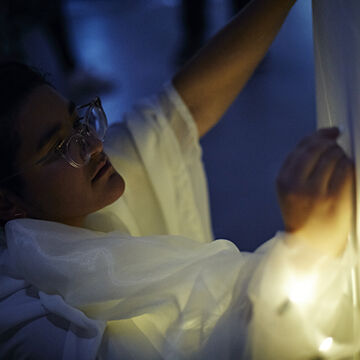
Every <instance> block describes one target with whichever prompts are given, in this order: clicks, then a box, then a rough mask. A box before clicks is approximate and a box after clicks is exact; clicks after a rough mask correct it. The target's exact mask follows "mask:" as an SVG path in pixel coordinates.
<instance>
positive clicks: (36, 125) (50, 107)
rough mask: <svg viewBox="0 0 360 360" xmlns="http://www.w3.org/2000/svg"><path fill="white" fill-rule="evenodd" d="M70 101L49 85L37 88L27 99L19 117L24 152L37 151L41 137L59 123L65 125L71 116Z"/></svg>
mask: <svg viewBox="0 0 360 360" xmlns="http://www.w3.org/2000/svg"><path fill="white" fill-rule="evenodd" d="M68 104H69V101H68V100H66V99H65V98H64V97H63V96H62V95H60V94H59V93H58V92H57V91H56V90H54V89H53V88H52V87H50V86H48V85H42V86H39V87H37V88H35V89H34V90H33V91H32V92H31V93H30V95H29V96H28V97H27V99H26V101H25V103H24V104H23V106H22V107H21V109H20V112H19V115H18V117H17V124H16V125H17V132H18V134H19V136H20V140H21V149H20V154H19V155H21V153H22V152H24V151H25V152H27V153H33V152H34V151H36V146H37V142H38V141H39V139H40V137H41V135H42V134H43V133H44V132H45V131H46V130H47V129H49V128H50V127H51V126H54V125H55V124H58V123H65V122H66V121H67V120H68V119H69V117H70V115H69V112H68Z"/></svg>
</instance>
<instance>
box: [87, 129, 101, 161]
mask: <svg viewBox="0 0 360 360" xmlns="http://www.w3.org/2000/svg"><path fill="white" fill-rule="evenodd" d="M86 140H87V145H88V153H89V155H90V157H93V156H94V155H97V154H99V153H102V152H103V150H104V144H103V142H102V140H100V139H99V138H98V137H97V136H96V135H94V134H91V135H90V136H88V137H87V139H86Z"/></svg>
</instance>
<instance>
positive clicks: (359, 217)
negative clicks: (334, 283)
mask: <svg viewBox="0 0 360 360" xmlns="http://www.w3.org/2000/svg"><path fill="white" fill-rule="evenodd" d="M313 16H314V50H315V66H316V88H317V92H316V94H317V112H318V114H317V115H318V125H319V127H327V126H339V127H340V129H341V130H342V133H343V134H342V136H341V138H340V140H339V142H340V143H341V145H342V146H343V147H344V148H345V149H346V151H347V152H348V154H349V155H350V156H351V157H352V158H353V159H354V162H355V167H356V189H357V190H355V192H354V222H353V231H352V234H351V236H350V247H351V249H350V252H351V258H352V266H351V271H350V273H349V285H350V286H349V289H350V294H349V296H350V297H351V300H352V309H353V310H352V312H353V314H352V316H350V317H349V316H346V315H347V314H343V317H341V316H340V317H339V318H340V319H341V318H342V319H343V322H345V320H344V319H345V318H347V320H346V321H347V323H344V324H343V326H345V328H346V329H347V330H346V331H343V335H344V336H343V339H342V341H343V342H344V343H350V342H351V341H353V342H354V343H353V345H355V346H354V349H356V348H358V346H357V345H356V343H359V342H360V337H359V325H360V324H359V320H358V319H359V264H358V262H359V255H360V252H359V229H360V227H359V225H360V201H359V200H360V199H359V189H360V187H359V185H360V173H359V172H360V1H359V0H313ZM339 326H341V325H339ZM345 333H346V335H345ZM353 358H354V359H359V358H360V357H359V355H358V354H356V351H355V350H354V354H353Z"/></svg>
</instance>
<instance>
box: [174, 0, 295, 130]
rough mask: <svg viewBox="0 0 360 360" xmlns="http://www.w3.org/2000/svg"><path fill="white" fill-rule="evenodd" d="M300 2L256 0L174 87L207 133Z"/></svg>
mask: <svg viewBox="0 0 360 360" xmlns="http://www.w3.org/2000/svg"><path fill="white" fill-rule="evenodd" d="M295 2H296V0H254V1H253V2H252V3H250V4H249V6H248V7H247V8H246V9H245V10H244V11H242V12H241V13H240V14H239V15H237V16H236V17H235V18H234V19H233V20H232V21H231V22H230V23H229V24H228V25H227V26H226V27H225V28H224V29H223V30H221V31H220V32H219V33H218V34H217V35H216V36H215V37H214V38H213V39H212V40H211V41H210V42H209V43H208V45H206V46H205V47H204V48H203V49H202V50H201V51H200V52H199V53H198V55H197V56H196V57H195V58H194V59H192V60H191V61H190V62H189V63H188V64H187V66H185V67H184V68H183V69H182V70H180V71H179V72H178V73H177V74H176V75H175V77H174V79H173V83H174V86H175V87H176V89H177V90H178V92H179V93H180V95H181V97H182V98H183V100H184V101H185V103H186V104H187V105H188V107H189V109H190V111H191V113H192V115H193V116H194V118H195V121H196V123H197V125H198V128H199V134H200V136H201V135H204V134H205V133H206V132H207V131H208V130H209V129H210V128H211V127H213V126H214V125H215V124H216V123H217V121H218V120H219V119H220V118H221V116H222V115H223V114H224V112H225V111H226V110H227V109H228V107H229V106H230V105H231V103H232V102H233V101H234V99H235V98H236V96H237V95H238V93H239V92H240V91H241V90H242V88H243V87H244V86H245V84H246V82H247V81H248V79H249V78H250V76H251V75H252V73H253V72H254V70H255V69H256V67H257V65H258V64H259V62H260V61H261V60H262V58H263V57H264V55H265V53H266V51H267V50H268V48H269V46H270V45H271V43H272V41H273V40H274V38H275V36H276V34H277V33H278V31H279V29H280V27H281V25H282V24H283V22H284V20H285V18H286V15H287V14H288V12H289V11H290V9H291V7H292V6H293V5H294V4H295Z"/></svg>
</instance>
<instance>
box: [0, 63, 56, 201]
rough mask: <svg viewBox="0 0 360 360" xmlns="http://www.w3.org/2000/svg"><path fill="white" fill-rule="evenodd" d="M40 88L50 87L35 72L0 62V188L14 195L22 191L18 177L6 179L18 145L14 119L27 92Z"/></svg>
mask: <svg viewBox="0 0 360 360" xmlns="http://www.w3.org/2000/svg"><path fill="white" fill-rule="evenodd" d="M41 85H50V86H52V85H51V84H50V83H49V81H48V80H47V79H46V77H45V75H43V74H41V73H40V72H39V71H38V70H36V69H34V68H32V67H29V66H27V65H25V64H21V63H19V62H13V61H11V62H9V61H7V62H2V63H0V154H1V155H0V156H1V167H0V188H2V189H8V190H11V191H13V192H14V193H16V194H21V192H22V189H23V184H22V178H21V176H20V175H19V176H16V177H11V178H10V179H8V180H6V178H7V177H9V176H11V175H12V174H15V173H16V172H17V171H18V170H17V169H16V159H17V154H18V149H19V147H20V145H21V143H20V138H19V135H18V132H17V129H16V127H17V125H16V124H17V117H18V115H19V112H20V110H21V107H22V105H23V104H24V103H25V102H26V100H27V98H28V96H29V95H30V93H31V92H32V91H33V90H34V89H35V88H36V87H38V86H41ZM4 179H5V180H4Z"/></svg>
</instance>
